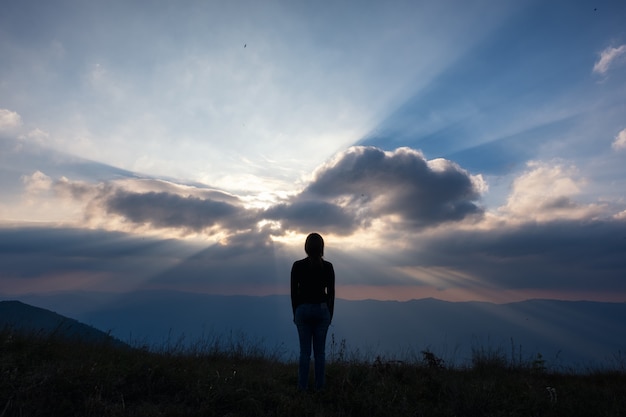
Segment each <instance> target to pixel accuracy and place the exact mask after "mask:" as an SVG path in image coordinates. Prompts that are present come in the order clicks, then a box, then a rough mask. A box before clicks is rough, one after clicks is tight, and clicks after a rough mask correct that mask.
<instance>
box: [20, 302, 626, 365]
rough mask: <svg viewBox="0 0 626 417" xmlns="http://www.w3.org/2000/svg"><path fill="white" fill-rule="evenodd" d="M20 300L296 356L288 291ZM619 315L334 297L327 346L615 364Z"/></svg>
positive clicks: (606, 306) (156, 339)
mask: <svg viewBox="0 0 626 417" xmlns="http://www.w3.org/2000/svg"><path fill="white" fill-rule="evenodd" d="M85 298H89V300H90V303H89V307H90V308H86V307H87V303H85V302H84V300H85ZM99 299H100V301H98V300H99ZM23 300H24V301H28V302H31V304H37V305H42V306H46V307H53V306H55V305H56V306H57V307H62V308H63V310H64V313H65V314H67V315H68V316H72V317H75V318H77V319H79V320H80V321H82V322H84V323H88V324H89V325H92V326H94V327H97V328H101V329H109V330H110V333H111V334H112V335H113V336H115V337H117V338H119V339H120V340H124V341H127V342H128V343H129V344H131V345H132V344H140V345H148V346H153V347H158V346H159V345H161V346H162V345H163V344H167V343H171V342H172V340H174V341H183V343H193V341H194V340H198V339H202V338H207V337H238V336H237V335H241V336H242V337H246V338H249V339H251V340H252V341H258V342H260V343H263V344H264V345H266V346H267V347H268V348H270V349H280V350H282V351H283V352H284V355H283V356H284V358H285V359H287V360H289V359H293V358H295V357H296V354H297V337H296V330H295V326H294V325H293V323H292V320H293V317H292V312H291V303H290V299H289V296H288V295H268V296H262V297H261V296H259V297H256V296H246V295H209V294H198V293H186V292H181V291H165V290H158V291H135V292H132V293H127V294H118V295H111V294H100V295H98V294H91V295H89V296H87V295H86V294H84V293H83V294H73V295H72V294H56V295H49V296H47V297H43V296H38V297H35V296H30V297H23ZM55 300H56V301H55ZM72 300H73V301H72ZM60 303H62V306H61V305H59V304H60ZM621 317H626V303H614V302H610V303H603V302H597V301H562V300H545V299H535V300H527V301H522V302H514V303H505V304H495V303H488V302H476V301H467V302H449V301H443V300H438V299H435V298H426V299H417V300H409V301H401V302H400V301H380V300H344V299H337V301H336V305H335V318H334V320H333V323H332V325H331V327H330V329H329V345H328V349H329V351H330V352H333V351H334V352H336V351H337V350H338V348H339V345H341V344H344V345H345V347H346V349H347V350H348V351H354V352H358V353H359V354H361V355H365V356H371V357H375V356H378V355H383V356H386V357H395V358H405V357H407V356H408V357H409V359H410V357H415V356H419V352H420V351H421V350H424V349H428V350H431V351H433V352H435V353H436V354H438V355H439V356H441V357H443V358H444V359H445V360H446V361H447V362H448V363H451V364H463V363H464V362H466V361H467V360H469V359H471V356H472V351H473V350H474V349H492V350H495V351H497V352H498V354H502V355H506V356H507V357H513V356H516V359H517V358H518V357H519V359H520V360H521V359H528V358H530V357H534V356H536V355H537V354H541V355H542V356H543V357H544V358H545V359H546V360H547V361H549V362H550V363H551V364H552V365H554V366H561V367H580V366H592V365H591V364H603V363H606V362H607V361H613V360H615V358H616V356H619V355H620V354H621V352H624V351H626V323H623V320H621V319H620V318H621ZM224 335H226V336H224ZM333 343H334V345H333Z"/></svg>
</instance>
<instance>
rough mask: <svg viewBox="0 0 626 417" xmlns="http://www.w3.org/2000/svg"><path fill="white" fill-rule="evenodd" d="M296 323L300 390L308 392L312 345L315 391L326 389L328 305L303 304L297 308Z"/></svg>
mask: <svg viewBox="0 0 626 417" xmlns="http://www.w3.org/2000/svg"><path fill="white" fill-rule="evenodd" d="M294 321H295V323H296V326H298V336H299V337H300V363H299V367H298V389H300V390H306V389H307V387H308V384H309V366H310V362H311V344H312V345H313V353H314V357H315V389H322V388H324V382H325V381H324V372H325V366H326V333H328V326H330V311H329V310H328V306H327V305H326V303H321V304H301V305H299V306H298V307H297V308H296V316H295V320H294Z"/></svg>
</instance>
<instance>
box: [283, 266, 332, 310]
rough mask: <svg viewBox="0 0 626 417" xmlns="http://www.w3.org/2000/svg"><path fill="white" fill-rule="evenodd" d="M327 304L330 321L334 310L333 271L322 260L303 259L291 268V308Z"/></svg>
mask: <svg viewBox="0 0 626 417" xmlns="http://www.w3.org/2000/svg"><path fill="white" fill-rule="evenodd" d="M317 303H326V304H328V310H329V311H330V318H331V320H332V317H333V312H334V310H335V270H334V269H333V264H331V263H330V262H328V261H325V260H323V259H319V260H315V259H312V258H308V257H307V258H304V259H301V260H299V261H296V262H294V263H293V266H292V267H291V308H292V309H293V314H294V316H295V314H296V308H297V307H298V306H299V305H300V304H317Z"/></svg>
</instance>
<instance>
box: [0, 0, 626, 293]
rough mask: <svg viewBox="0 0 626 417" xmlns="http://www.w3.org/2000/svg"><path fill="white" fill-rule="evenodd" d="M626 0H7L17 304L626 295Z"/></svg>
mask: <svg viewBox="0 0 626 417" xmlns="http://www.w3.org/2000/svg"><path fill="white" fill-rule="evenodd" d="M625 22H626V2H624V1H623V0H613V1H605V0H598V1H570V0H555V1H549V2H546V1H528V0H520V1H496V0H484V1H482V0H477V1H466V0H445V1H420V0H412V1H385V2H382V1H358V2H357V1H316V2H312V1H298V0H296V1H287V0H285V1H275V0H268V1H256V0H255V1H200V0H181V1H165V0H155V1H147V0H142V1H139V0H137V1H106V2H105V1H99V2H98V1H83V0H59V1H54V2H50V1H34V0H4V1H3V2H2V3H1V5H0V195H1V199H0V265H1V267H0V295H4V296H11V297H14V296H19V295H20V294H27V293H48V292H59V291H107V292H119V293H124V292H127V291H131V290H136V289H171V290H180V291H192V292H202V293H211V294H248V295H267V294H287V293H288V290H289V288H288V285H289V270H290V267H291V263H292V262H293V261H294V260H296V259H299V258H302V257H304V250H303V246H304V238H305V237H306V235H307V234H308V233H310V232H314V231H315V232H319V233H321V234H322V235H323V236H324V238H325V241H326V251H325V252H326V253H325V257H326V259H327V260H329V261H330V262H333V264H334V265H335V270H336V273H337V285H338V289H337V296H338V297H340V298H346V299H365V298H372V299H381V300H408V299H413V298H424V297H435V298H439V299H443V300H451V301H462V300H484V301H493V302H507V301H516V300H524V299H528V298H555V299H567V300H574V299H575V300H579V299H584V300H599V301H620V302H626V24H625Z"/></svg>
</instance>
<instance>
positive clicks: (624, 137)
mask: <svg viewBox="0 0 626 417" xmlns="http://www.w3.org/2000/svg"><path fill="white" fill-rule="evenodd" d="M612 146H613V149H614V150H616V151H620V150H622V149H626V129H622V130H621V131H620V132H619V133H618V134H617V136H615V140H614V141H613V145H612Z"/></svg>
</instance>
